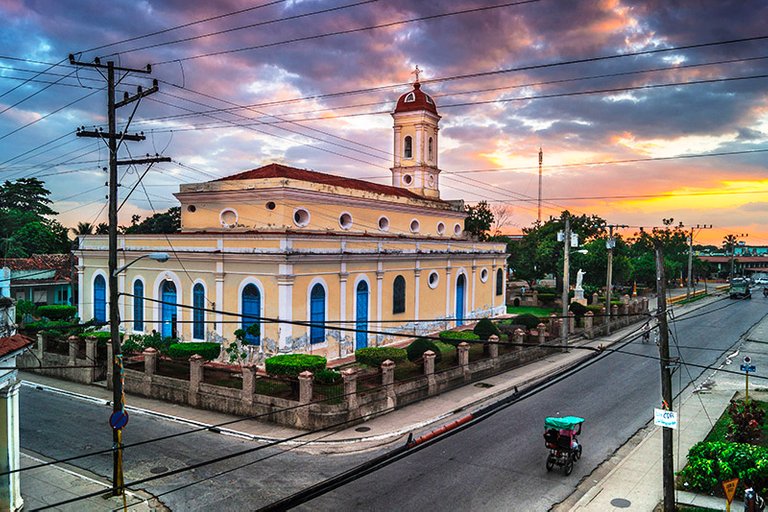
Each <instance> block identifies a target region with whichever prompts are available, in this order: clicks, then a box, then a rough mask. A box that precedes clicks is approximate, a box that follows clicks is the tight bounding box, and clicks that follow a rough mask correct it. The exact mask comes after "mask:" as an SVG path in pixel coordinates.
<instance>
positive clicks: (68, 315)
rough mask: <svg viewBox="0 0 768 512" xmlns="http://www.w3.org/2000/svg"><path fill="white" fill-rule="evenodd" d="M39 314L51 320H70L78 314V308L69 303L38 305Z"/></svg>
mask: <svg viewBox="0 0 768 512" xmlns="http://www.w3.org/2000/svg"><path fill="white" fill-rule="evenodd" d="M37 314H38V315H39V316H42V317H45V318H49V319H51V320H70V319H72V318H74V317H75V315H76V314H77V308H76V307H75V306H69V305H67V304H56V305H51V306H38V308H37Z"/></svg>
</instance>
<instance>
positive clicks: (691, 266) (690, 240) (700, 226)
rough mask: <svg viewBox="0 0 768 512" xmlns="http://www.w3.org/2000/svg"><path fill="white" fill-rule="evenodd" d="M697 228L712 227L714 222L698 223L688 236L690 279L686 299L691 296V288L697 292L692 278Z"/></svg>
mask: <svg viewBox="0 0 768 512" xmlns="http://www.w3.org/2000/svg"><path fill="white" fill-rule="evenodd" d="M697 229H712V224H709V225H707V224H703V225H699V224H696V225H695V226H693V227H691V234H690V236H689V237H688V281H687V283H686V284H687V286H686V290H685V298H686V299H690V298H691V290H693V292H694V293H695V292H696V287H694V286H691V280H692V279H693V237H694V236H695V234H696V230H697Z"/></svg>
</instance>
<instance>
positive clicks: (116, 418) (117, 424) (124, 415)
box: [109, 411, 128, 430]
mask: <svg viewBox="0 0 768 512" xmlns="http://www.w3.org/2000/svg"><path fill="white" fill-rule="evenodd" d="M127 424H128V411H115V412H113V413H112V416H110V417H109V425H110V426H111V427H112V428H113V429H115V430H121V429H122V428H123V427H125V426H126V425H127Z"/></svg>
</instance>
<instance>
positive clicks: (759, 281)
mask: <svg viewBox="0 0 768 512" xmlns="http://www.w3.org/2000/svg"><path fill="white" fill-rule="evenodd" d="M755 284H760V285H768V277H758V278H757V279H755Z"/></svg>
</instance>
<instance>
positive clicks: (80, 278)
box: [77, 265, 93, 321]
mask: <svg viewBox="0 0 768 512" xmlns="http://www.w3.org/2000/svg"><path fill="white" fill-rule="evenodd" d="M90 293H93V291H92V290H91V291H90ZM84 295H85V267H84V266H82V265H78V266H77V317H78V318H80V320H82V321H84V320H85V319H86V318H88V317H87V316H85V315H86V313H85V309H84V307H85V298H84ZM91 300H93V299H91Z"/></svg>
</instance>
